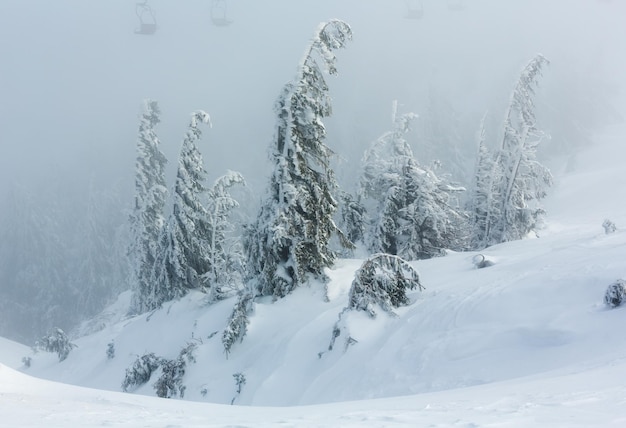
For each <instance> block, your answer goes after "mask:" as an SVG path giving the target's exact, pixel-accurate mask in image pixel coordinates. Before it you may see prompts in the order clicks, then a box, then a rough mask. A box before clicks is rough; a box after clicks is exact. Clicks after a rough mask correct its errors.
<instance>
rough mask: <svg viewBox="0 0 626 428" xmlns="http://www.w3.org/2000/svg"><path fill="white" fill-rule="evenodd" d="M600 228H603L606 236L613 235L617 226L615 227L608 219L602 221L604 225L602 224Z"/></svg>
mask: <svg viewBox="0 0 626 428" xmlns="http://www.w3.org/2000/svg"><path fill="white" fill-rule="evenodd" d="M602 227H603V228H604V233H606V234H607V235H610V234H611V233H615V231H616V230H617V226H615V223H613V222H612V221H611V220H609V219H608V218H607V219H606V220H604V223H602Z"/></svg>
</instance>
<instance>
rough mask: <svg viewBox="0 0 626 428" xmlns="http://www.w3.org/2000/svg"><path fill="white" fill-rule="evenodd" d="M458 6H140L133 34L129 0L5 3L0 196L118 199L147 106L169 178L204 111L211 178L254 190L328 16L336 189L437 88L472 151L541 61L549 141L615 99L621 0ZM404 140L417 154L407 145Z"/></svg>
mask: <svg viewBox="0 0 626 428" xmlns="http://www.w3.org/2000/svg"><path fill="white" fill-rule="evenodd" d="M465 3H466V10H465V11H462V12H454V11H450V10H448V9H447V7H446V2H445V1H443V0H424V2H423V4H424V10H425V15H424V19H422V20H420V21H414V20H407V19H403V15H404V14H405V13H406V6H405V2H404V1H400V0H397V1H395V0H341V1H337V0H315V1H313V0H298V1H292V0H268V1H261V0H230V1H229V9H228V13H229V15H230V17H231V18H232V19H233V20H234V24H233V25H232V26H230V27H228V28H217V27H214V26H212V25H211V24H210V19H209V15H210V2H209V1H203V0H184V1H172V0H152V1H150V4H151V5H152V7H153V9H154V10H155V12H156V14H157V15H156V16H157V21H158V24H159V29H158V31H157V33H156V34H155V35H154V36H137V35H135V34H134V33H133V30H134V28H135V27H136V26H137V18H136V16H135V10H134V6H135V3H134V2H133V1H129V0H106V1H104V0H99V1H82V0H73V1H69V0H58V1H49V0H33V1H29V2H27V3H26V2H23V1H19V0H4V1H2V2H1V3H0V40H1V42H0V58H1V61H2V62H1V63H2V66H1V69H0V147H1V149H2V155H1V157H0V189H3V190H6V188H7V187H8V186H10V185H12V184H14V183H15V182H17V183H20V184H22V185H23V186H25V187H26V188H28V189H34V191H35V192H36V189H38V188H41V187H42V183H45V182H46V181H49V180H50V179H51V178H52V177H56V178H57V179H58V177H61V180H64V177H67V176H70V175H73V176H74V177H75V178H74V180H75V181H77V182H84V181H85V180H86V179H87V178H89V179H90V180H92V181H95V182H96V183H99V185H110V184H111V182H113V181H116V183H117V184H118V185H119V186H121V188H122V189H126V190H127V191H128V199H129V200H130V197H131V196H130V192H131V190H132V172H133V163H134V141H135V136H136V128H137V116H138V113H139V110H140V103H141V100H142V99H143V98H148V97H149V98H153V99H156V100H158V101H159V102H160V105H161V108H162V110H163V116H162V124H161V126H160V128H159V133H160V136H161V139H162V141H163V143H164V145H163V149H164V151H165V152H166V154H167V155H168V157H169V159H170V168H171V169H172V170H173V165H174V164H175V162H174V160H175V157H176V155H177V151H178V148H179V147H180V142H181V140H182V133H183V132H184V129H185V126H186V123H187V120H188V115H189V113H190V112H191V111H193V110H196V109H205V110H206V111H208V112H209V113H210V114H211V115H212V118H213V123H214V128H213V129H212V130H211V131H210V132H209V133H208V134H207V137H206V139H205V141H204V143H203V145H202V149H203V152H204V155H205V158H206V164H207V169H208V170H209V173H210V176H211V177H215V176H218V175H220V174H222V173H223V171H224V170H225V169H226V168H229V169H234V170H239V171H241V172H242V173H243V174H244V175H245V176H246V177H247V178H248V181H249V183H251V185H252V187H253V189H254V190H261V189H263V188H264V186H265V183H266V179H265V177H266V176H267V175H268V173H269V171H268V164H267V162H266V161H265V159H266V151H267V147H268V145H269V143H270V141H271V138H272V134H273V126H274V113H273V111H272V108H273V103H274V100H275V99H276V97H277V95H278V93H279V91H280V89H281V86H282V85H283V84H284V83H285V82H286V81H288V80H289V79H291V78H292V76H293V73H294V70H295V67H296V65H297V63H298V61H299V59H300V57H301V55H302V53H303V51H304V48H305V47H306V44H307V42H308V40H309V38H310V36H311V35H312V33H313V31H314V29H315V28H316V26H317V25H318V23H319V22H321V21H324V20H328V19H330V18H340V19H343V20H345V21H347V22H348V23H349V24H351V25H352V27H353V30H354V42H353V43H352V44H351V45H349V46H348V48H347V49H346V50H344V51H341V52H338V57H339V76H337V77H333V78H329V83H330V85H331V95H332V96H333V99H334V115H333V117H332V118H330V119H329V120H328V121H327V126H328V128H329V135H328V144H329V145H330V146H331V147H332V148H333V149H335V150H336V151H337V152H338V154H339V156H340V157H341V159H342V162H344V163H343V164H342V168H341V172H340V173H339V174H338V175H339V178H340V179H341V181H342V183H343V184H345V185H346V186H350V185H352V184H353V182H354V177H353V176H354V173H355V171H356V169H357V168H358V160H359V159H360V156H361V154H362V152H363V150H364V149H365V147H366V146H367V144H369V142H371V141H372V140H373V139H375V138H376V137H377V136H378V135H380V134H381V133H382V132H384V131H386V130H387V129H388V127H389V123H390V121H389V116H390V105H391V101H392V100H394V99H398V100H399V102H400V105H401V109H402V110H404V111H415V112H416V113H418V114H420V113H423V110H424V109H425V108H426V98H427V95H428V92H429V90H434V91H436V93H437V94H440V95H441V97H443V98H445V99H446V101H447V102H449V103H451V105H452V107H453V108H454V110H455V112H456V114H457V115H458V117H459V121H460V128H461V132H462V139H463V141H464V143H465V144H468V145H471V146H472V147H473V144H474V141H473V138H474V133H475V131H476V129H477V128H478V124H479V121H480V118H481V117H482V115H483V114H484V113H485V111H489V112H490V113H491V114H490V116H489V120H490V125H491V126H492V132H493V133H497V129H498V125H499V123H500V120H501V118H502V115H503V111H504V108H505V106H506V103H507V102H508V96H509V92H510V89H511V87H512V84H513V82H514V81H515V79H516V75H517V73H518V71H519V70H520V69H521V67H522V66H523V65H524V64H525V63H526V62H527V61H528V60H529V59H530V58H531V57H532V56H533V55H534V54H536V53H538V52H541V53H543V54H544V55H545V56H547V57H548V58H549V59H550V60H551V61H552V65H551V67H550V68H549V69H548V71H547V72H546V73H545V80H544V82H543V83H542V88H541V90H540V94H539V101H538V102H539V108H540V112H541V113H542V114H540V117H539V120H540V121H541V122H542V123H541V124H542V125H543V127H544V129H547V130H548V131H550V133H551V135H552V137H553V138H555V139H557V140H558V139H559V138H563V137H561V135H565V134H566V131H565V130H564V129H566V128H567V127H570V126H571V123H572V122H571V121H570V119H572V118H573V119H576V120H578V119H580V118H581V116H585V115H589V116H593V115H596V114H602V112H601V111H600V110H601V109H603V108H605V107H604V105H603V103H607V104H610V105H613V106H617V105H619V104H620V103H622V101H623V97H622V98H618V97H621V95H623V92H622V91H623V88H624V76H626V61H625V60H624V54H623V41H624V40H626V30H625V29H624V27H625V26H624V25H623V17H624V16H625V15H626V4H624V2H618V1H613V2H608V1H596V0H574V1H572V0H550V1H539V0H530V1H529V0H510V1H501V0H466V1H465ZM590 94H595V95H594V96H597V99H589V98H590ZM598 104H600V105H598ZM599 111H600V112H599ZM573 119H572V120H573ZM590 123H591V122H590ZM584 125H585V126H587V125H588V124H584ZM418 126H419V125H418ZM559 127H560V128H559ZM411 143H412V144H413V145H414V146H415V147H416V153H417V155H418V157H419V155H420V150H419V141H417V136H416V135H414V136H413V141H411ZM565 143H567V141H566V142H565ZM241 153H245V156H240V154H241ZM467 161H468V162H472V161H473V160H472V159H468V160H467ZM444 164H445V159H444ZM346 165H347V167H346ZM105 183H106V184H105ZM74 185H75V186H78V185H77V184H74ZM80 195H81V194H80V191H79V192H78V197H80Z"/></svg>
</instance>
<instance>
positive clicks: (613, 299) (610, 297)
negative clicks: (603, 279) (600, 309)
mask: <svg viewBox="0 0 626 428" xmlns="http://www.w3.org/2000/svg"><path fill="white" fill-rule="evenodd" d="M624 301H626V281H624V280H623V279H618V280H617V281H615V282H614V283H613V284H611V285H609V287H608V288H607V289H606V293H604V303H605V304H606V305H607V306H610V307H611V308H615V307H617V306H620V305H621V304H622V303H624Z"/></svg>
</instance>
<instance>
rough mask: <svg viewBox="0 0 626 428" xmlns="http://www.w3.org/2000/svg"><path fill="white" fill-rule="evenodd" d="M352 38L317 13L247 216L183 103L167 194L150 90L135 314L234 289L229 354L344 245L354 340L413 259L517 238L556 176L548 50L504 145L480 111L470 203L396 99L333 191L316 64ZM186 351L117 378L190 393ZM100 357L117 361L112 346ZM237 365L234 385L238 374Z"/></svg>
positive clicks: (65, 347)
mask: <svg viewBox="0 0 626 428" xmlns="http://www.w3.org/2000/svg"><path fill="white" fill-rule="evenodd" d="M351 39H352V30H351V28H350V26H349V25H348V24H346V23H345V22H343V21H339V20H332V21H329V22H326V23H322V24H321V25H320V26H319V28H318V29H317V30H316V32H315V34H314V37H313V39H312V41H311V42H310V44H309V45H308V46H307V49H306V51H305V54H304V57H303V59H302V61H301V62H300V64H299V65H298V68H297V73H296V76H295V78H294V80H292V81H291V82H289V83H287V84H286V85H285V86H284V88H283V89H282V92H281V93H280V95H279V98H278V101H277V102H276V105H275V113H276V119H277V120H276V127H275V134H274V138H273V141H272V144H271V146H270V158H271V161H272V166H273V171H272V172H271V175H270V180H269V187H268V190H267V193H266V195H265V196H264V199H263V200H262V202H261V205H260V207H259V209H258V213H257V215H256V218H253V220H252V221H251V222H250V223H246V222H239V223H237V224H235V223H234V220H233V218H234V217H233V212H234V210H235V209H236V208H237V207H238V206H239V203H238V201H236V200H235V199H234V197H233V196H232V194H231V191H232V190H233V188H235V187H236V186H244V185H245V180H244V177H243V176H242V175H241V174H239V173H237V172H233V171H227V172H226V174H225V175H223V176H221V177H219V178H218V179H216V180H215V181H214V182H213V184H212V185H208V184H207V176H208V173H207V171H206V170H205V167H204V162H203V155H202V153H201V150H200V147H201V145H200V142H201V139H202V136H203V130H202V127H203V125H209V126H210V125H211V121H210V118H209V115H208V113H206V112H205V111H203V110H198V111H196V112H194V113H192V114H191V120H190V122H189V125H188V128H187V131H186V133H185V135H184V138H183V142H182V146H181V149H180V153H179V157H178V162H177V170H176V177H175V181H174V184H173V186H172V190H171V192H168V190H167V187H168V186H167V183H166V171H165V168H166V165H167V159H166V157H165V155H164V154H163V153H162V152H161V151H160V144H161V142H160V140H159V138H158V136H157V133H156V127H157V125H158V124H159V123H160V121H161V119H160V109H159V105H158V104H157V102H156V101H153V100H146V101H145V102H144V106H143V113H142V114H141V117H140V123H139V129H138V136H137V142H136V144H137V160H136V164H135V165H136V167H135V200H134V205H133V210H132V214H131V216H130V222H129V224H130V233H131V239H130V244H129V245H128V252H127V254H128V260H129V262H130V281H131V289H132V299H131V302H130V309H129V315H131V316H135V315H141V314H145V313H147V312H151V311H156V310H158V309H159V308H161V307H162V306H163V304H164V303H166V302H169V301H172V300H175V299H181V298H183V297H184V296H186V295H187V294H189V293H190V292H191V291H192V290H194V291H199V292H201V293H205V294H206V298H205V299H204V300H203V302H204V304H205V305H206V306H207V307H210V306H212V305H214V304H217V303H218V302H220V301H223V300H225V299H230V301H232V302H233V309H232V311H231V314H230V317H228V319H225V320H224V327H222V328H223V330H222V333H221V342H222V345H223V348H224V351H225V354H226V357H228V355H229V354H231V353H232V352H233V351H234V348H233V347H234V345H235V344H236V343H238V342H241V341H242V340H243V339H244V337H245V336H246V334H247V333H248V326H249V324H250V322H251V320H250V317H252V316H253V314H254V312H255V306H254V305H255V304H256V302H259V301H265V300H272V301H276V300H277V299H280V298H284V297H286V296H287V295H289V294H290V293H292V292H293V291H294V290H295V289H296V288H298V287H300V286H302V285H304V284H307V283H310V284H312V283H318V282H321V283H326V282H327V280H328V277H327V272H326V269H328V268H331V267H332V266H333V265H334V263H335V260H336V258H337V257H338V255H345V254H349V253H350V252H351V251H353V250H357V249H358V250H359V251H364V252H365V253H367V255H368V256H369V257H368V258H367V260H366V261H365V262H364V263H363V265H362V266H361V267H360V268H359V269H358V270H357V271H356V273H355V278H354V281H353V283H352V287H351V289H350V293H349V303H348V305H347V307H346V308H345V309H344V311H343V312H342V313H341V314H340V316H339V321H338V322H337V324H336V325H335V328H334V330H333V336H332V340H331V345H330V347H329V349H332V348H333V345H334V342H335V340H336V338H337V337H339V336H340V335H342V334H343V338H344V340H345V347H346V349H347V347H348V346H350V345H352V344H355V343H356V339H354V338H353V337H352V336H351V335H350V333H349V331H348V327H347V322H346V317H349V316H350V313H352V314H356V313H358V312H359V311H364V312H365V313H367V314H368V315H369V316H370V317H371V318H375V317H376V315H377V309H381V310H382V311H383V312H385V313H387V314H389V315H391V316H393V315H394V309H395V308H399V307H400V306H404V305H408V304H410V303H411V299H410V298H409V296H408V294H407V293H408V292H409V291H411V290H418V291H421V290H422V289H423V286H422V284H421V282H420V278H419V275H418V273H417V271H416V270H415V269H414V267H413V266H412V265H411V264H409V263H408V261H415V260H422V259H428V258H432V257H439V256H445V255H446V254H447V253H448V251H449V250H453V251H464V250H467V249H468V248H484V247H486V246H488V245H492V244H495V243H499V242H503V241H507V240H512V239H521V238H523V237H524V236H525V235H527V234H528V233H529V232H531V231H533V230H535V229H536V228H537V226H538V223H539V217H540V215H541V213H542V212H543V211H542V210H541V209H540V208H539V207H538V206H534V205H533V206H531V202H535V201H536V200H538V199H541V198H542V197H544V196H545V194H546V189H547V186H549V185H550V184H551V176H550V173H549V172H548V170H547V169H546V168H545V167H544V166H543V165H541V164H539V163H538V161H537V160H536V147H537V144H538V142H539V140H540V133H539V131H538V130H537V129H536V124H535V122H536V121H535V113H534V110H533V101H532V95H533V88H534V86H535V85H536V81H537V78H538V76H539V74H540V72H541V69H542V67H543V66H545V65H546V64H547V60H546V59H545V58H544V57H543V56H540V55H539V56H537V57H536V58H534V59H533V60H532V61H531V62H530V63H529V64H528V66H527V67H526V68H525V69H524V70H523V72H522V75H521V77H520V79H519V82H518V83H517V85H516V87H515V89H514V91H513V94H512V96H511V100H510V106H509V109H508V111H507V116H506V120H505V123H504V138H503V141H502V144H501V146H500V147H499V149H498V150H497V151H496V152H495V153H493V154H492V153H491V152H490V149H489V148H488V146H487V142H486V137H485V135H486V133H485V125H484V121H483V124H482V125H481V138H480V141H479V152H478V160H477V164H476V173H475V182H474V184H473V186H472V189H473V191H472V193H471V194H470V195H469V196H467V197H466V199H468V200H469V201H468V207H469V208H468V209H463V208H462V207H461V197H463V196H464V191H465V187H464V186H462V185H460V184H457V183H455V182H452V181H451V180H450V179H449V178H448V177H449V175H447V174H445V173H442V174H439V172H438V165H440V164H439V163H438V162H431V163H430V166H426V165H424V164H422V163H421V162H420V161H419V160H418V159H417V158H416V156H415V155H414V153H413V150H412V148H411V145H410V144H409V142H408V141H407V138H408V136H409V132H410V131H411V124H412V123H413V122H415V121H416V120H417V119H418V116H417V114H414V113H408V114H401V115H399V114H397V102H395V103H394V108H393V121H392V126H393V128H392V130H391V131H389V132H386V133H385V134H383V135H382V136H381V137H379V138H378V139H377V140H375V141H374V142H373V143H372V144H371V145H370V147H369V148H368V149H367V150H366V151H365V153H364V156H363V160H362V167H361V174H360V177H359V182H358V186H357V189H356V191H355V192H353V193H350V192H347V191H345V190H342V189H340V188H339V185H338V183H337V181H336V180H335V176H334V172H333V169H332V167H331V159H332V156H333V154H334V153H333V151H332V150H331V148H330V147H329V146H327V145H326V142H325V140H326V128H325V125H324V122H323V120H324V119H325V118H326V117H328V116H330V115H331V113H332V105H331V97H330V94H329V87H328V85H327V83H326V81H325V75H324V74H325V73H328V74H331V75H334V74H336V73H337V67H336V57H335V53H334V52H335V51H336V50H337V49H340V48H343V47H345V46H346V45H347V43H348V41H350V40H351ZM208 150H210V149H208ZM168 196H169V197H171V200H169V199H168ZM166 210H170V212H169V214H168V215H166V214H165V211H166ZM605 228H606V226H605ZM238 235H239V236H238ZM326 291H327V290H326ZM613 294H615V293H613ZM612 296H613V295H612ZM264 297H269V298H270V299H264ZM326 297H327V298H328V295H327V296H326ZM617 297H619V296H617ZM617 297H615V298H614V297H611V299H610V300H607V304H608V302H609V301H610V302H614V301H615V299H616V298H617ZM620 301H621V300H620ZM207 310H210V309H207ZM150 316H151V315H150ZM150 316H147V318H146V321H149V320H150ZM58 332H61V333H62V331H61V330H57V333H58ZM59 334H60V333H58V334H57V336H54V337H52V336H50V337H49V338H48V339H46V340H47V341H46V342H45V344H44V345H43V346H44V347H45V348H46V349H50V350H53V351H54V352H58V353H59V358H60V359H61V360H63V359H64V358H65V357H66V356H67V353H69V351H70V350H71V348H72V345H71V343H69V341H68V340H67V338H66V337H65V335H64V334H63V335H62V336H59ZM214 334H215V333H214ZM214 334H212V335H211V336H209V338H211V337H212V336H213V335H214ZM191 337H192V339H195V336H194V335H193V334H192V336H191ZM195 347H196V344H195V343H192V344H191V345H188V346H187V347H185V348H184V349H183V350H182V351H181V353H180V354H179V356H178V357H177V358H174V359H167V358H164V357H160V356H157V355H156V354H155V353H153V352H148V351H146V352H145V353H144V354H143V355H141V356H139V357H138V358H137V359H136V361H135V362H134V363H133V364H132V366H131V367H129V368H128V369H127V370H126V375H125V378H124V380H123V382H122V389H123V390H124V391H133V390H135V389H137V388H139V387H141V386H142V385H143V384H145V383H147V382H149V381H150V380H151V378H152V377H154V376H155V374H158V377H157V380H156V382H155V383H154V384H153V387H154V389H155V391H156V394H157V395H158V396H160V397H168V398H169V397H183V396H184V394H185V389H186V387H185V385H184V382H183V381H184V376H185V373H186V369H187V364H188V363H190V362H194V361H195V360H194V355H193V352H194V350H195ZM106 356H107V359H108V360H111V359H113V358H114V357H115V346H114V344H113V342H111V343H109V345H108V348H107V349H106ZM234 376H235V381H236V385H237V396H238V395H239V394H240V393H241V388H242V386H243V385H244V384H245V382H246V378H245V376H244V375H243V374H242V373H237V374H236V375H234ZM233 400H234V398H233Z"/></svg>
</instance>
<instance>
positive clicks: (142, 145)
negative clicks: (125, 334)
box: [129, 100, 167, 314]
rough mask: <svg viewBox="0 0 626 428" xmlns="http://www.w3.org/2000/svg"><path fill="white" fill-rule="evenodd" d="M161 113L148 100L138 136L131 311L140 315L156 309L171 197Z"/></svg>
mask: <svg viewBox="0 0 626 428" xmlns="http://www.w3.org/2000/svg"><path fill="white" fill-rule="evenodd" d="M159 115H160V110H159V105H158V103H157V102H156V101H152V100H145V101H144V112H143V113H142V115H141V120H140V123H139V135H138V137H137V161H136V163H135V204H134V207H133V212H132V214H131V217H130V225H131V233H132V240H131V244H130V248H129V260H130V261H131V263H132V270H131V273H132V275H133V281H132V287H133V298H132V302H131V312H132V313H137V314H140V313H143V312H146V311H147V310H150V309H151V308H152V304H151V303H150V302H149V301H148V298H149V296H150V295H151V294H152V292H151V288H152V273H153V269H154V263H155V258H156V247H157V243H158V240H159V236H160V234H161V230H162V229H163V225H164V223H165V219H164V216H163V209H164V207H165V201H166V199H167V187H166V184H165V166H166V163H167V159H166V158H165V155H164V154H163V153H162V152H161V151H160V150H159V144H160V141H159V138H158V137H157V134H156V132H155V127H156V125H158V124H159V122H160V117H159Z"/></svg>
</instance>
